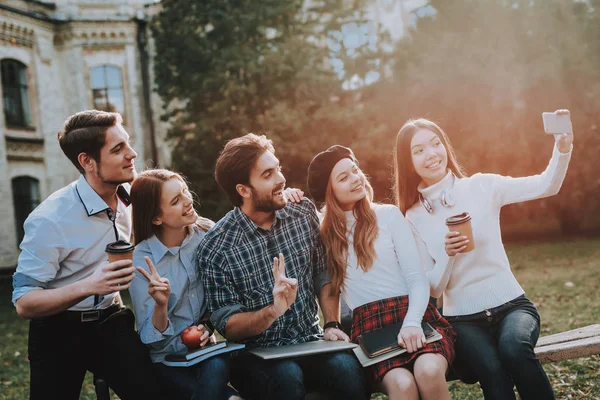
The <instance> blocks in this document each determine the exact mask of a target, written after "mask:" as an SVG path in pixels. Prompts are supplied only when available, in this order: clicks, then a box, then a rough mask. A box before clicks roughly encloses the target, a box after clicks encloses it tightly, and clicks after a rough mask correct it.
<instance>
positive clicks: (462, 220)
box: [446, 212, 475, 253]
mask: <svg viewBox="0 0 600 400" xmlns="http://www.w3.org/2000/svg"><path fill="white" fill-rule="evenodd" d="M446 226H447V227H448V230H449V231H450V232H458V233H460V234H461V236H466V237H467V239H469V243H467V248H466V249H464V250H463V251H461V253H468V252H470V251H473V250H475V242H474V241H473V228H472V227H471V215H469V213H468V212H464V213H462V214H458V215H453V216H451V217H449V218H447V219H446Z"/></svg>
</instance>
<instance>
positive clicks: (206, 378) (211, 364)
mask: <svg viewBox="0 0 600 400" xmlns="http://www.w3.org/2000/svg"><path fill="white" fill-rule="evenodd" d="M154 366H155V368H156V369H157V370H158V373H159V374H160V375H161V376H162V377H163V381H164V384H165V386H166V387H165V389H167V393H168V394H169V398H170V399H181V400H184V399H186V400H189V399H192V400H201V399H204V400H206V399H215V400H226V399H228V398H229V396H232V395H235V394H236V392H235V390H233V389H232V388H230V387H229V386H227V383H229V354H224V355H221V356H214V357H211V358H208V359H206V360H204V361H201V362H199V363H198V364H195V365H192V366H189V367H169V366H167V365H164V364H162V363H156V364H154Z"/></svg>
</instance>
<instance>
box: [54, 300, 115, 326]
mask: <svg viewBox="0 0 600 400" xmlns="http://www.w3.org/2000/svg"><path fill="white" fill-rule="evenodd" d="M120 309H121V306H120V305H119V304H116V303H115V304H113V305H111V306H110V307H108V308H104V309H101V310H87V311H63V312H61V313H59V314H56V315H55V316H54V317H55V318H60V319H61V320H64V321H66V322H102V321H104V320H105V319H106V318H108V317H109V316H110V315H112V314H114V313H116V312H117V311H119V310H120Z"/></svg>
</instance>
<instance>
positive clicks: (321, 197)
mask: <svg viewBox="0 0 600 400" xmlns="http://www.w3.org/2000/svg"><path fill="white" fill-rule="evenodd" d="M344 158H349V159H351V160H352V161H354V163H355V164H357V165H358V161H357V160H356V157H355V156H354V153H353V152H352V150H351V149H349V148H348V147H344V146H340V145H337V144H336V145H335V146H331V147H330V148H328V149H327V150H325V151H322V152H320V153H319V154H317V155H316V156H315V157H314V158H313V159H312V161H311V162H310V165H309V166H308V191H309V192H310V196H311V197H312V198H313V199H314V200H315V201H316V202H318V203H323V202H325V191H326V190H327V183H328V182H329V175H331V170H332V169H333V167H335V164H337V163H338V162H339V161H340V160H343V159H344Z"/></svg>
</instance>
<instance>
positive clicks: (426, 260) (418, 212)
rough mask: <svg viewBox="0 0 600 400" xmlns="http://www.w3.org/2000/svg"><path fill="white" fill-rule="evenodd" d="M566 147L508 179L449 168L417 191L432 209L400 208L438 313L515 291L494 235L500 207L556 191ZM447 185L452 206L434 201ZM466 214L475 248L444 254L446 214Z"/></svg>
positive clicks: (468, 310) (491, 303) (467, 308)
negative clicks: (540, 168)
mask: <svg viewBox="0 0 600 400" xmlns="http://www.w3.org/2000/svg"><path fill="white" fill-rule="evenodd" d="M570 158H571V152H569V153H565V154H562V153H560V151H559V150H558V148H557V147H556V145H555V147H554V151H553V153H552V158H551V159H550V163H549V164H548V167H547V168H546V170H545V171H544V172H543V173H541V174H540V175H534V176H529V177H524V178H512V177H510V176H501V175H496V174H475V175H473V176H471V177H468V178H456V177H455V176H454V174H452V173H451V172H449V173H448V175H446V177H445V178H444V179H442V180H441V181H440V182H438V183H436V184H434V185H432V186H429V187H427V188H419V191H420V192H421V194H422V195H423V197H425V198H426V199H427V201H429V202H430V203H431V204H432V205H433V208H434V212H433V213H432V214H429V213H428V212H427V210H425V208H424V207H423V205H422V204H421V203H420V202H417V203H415V204H414V205H413V206H412V207H411V208H410V209H409V210H408V211H407V213H406V218H407V219H408V221H409V222H410V224H411V227H412V229H413V233H414V235H415V240H416V242H417V247H418V248H419V253H420V255H421V259H422V262H423V267H424V268H425V271H426V274H427V276H428V278H429V283H430V285H431V294H432V296H434V297H439V296H440V295H442V294H443V295H444V315H447V316H455V315H468V314H473V313H477V312H481V311H484V310H486V309H490V308H493V307H497V306H500V305H502V304H504V303H506V302H508V301H510V300H512V299H514V298H516V297H518V296H520V295H522V294H523V293H524V292H523V289H522V288H521V286H520V285H519V283H518V282H517V280H516V279H515V276H514V275H513V273H512V271H511V269H510V265H509V262H508V257H507V256H506V252H505V250H504V246H503V244H502V237H501V234H500V208H501V207H502V206H504V205H507V204H511V203H518V202H522V201H527V200H533V199H539V198H543V197H548V196H552V195H554V194H556V193H558V191H559V190H560V187H561V185H562V182H563V180H564V178H565V174H566V173H567V167H568V165H569V160H570ZM444 189H447V190H448V191H449V193H450V195H451V197H452V198H453V199H454V200H455V205H454V206H453V207H450V208H448V207H444V206H442V204H441V203H440V195H441V192H442V191H443V190H444ZM465 211H466V212H468V213H470V214H471V218H472V219H471V225H472V228H473V236H474V242H475V250H473V251H471V252H469V253H460V254H458V255H456V256H454V257H449V256H448V255H447V254H446V251H445V248H444V236H445V234H446V233H447V232H448V228H447V227H446V224H445V220H446V218H448V217H450V216H452V215H456V214H460V213H462V212H465Z"/></svg>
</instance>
